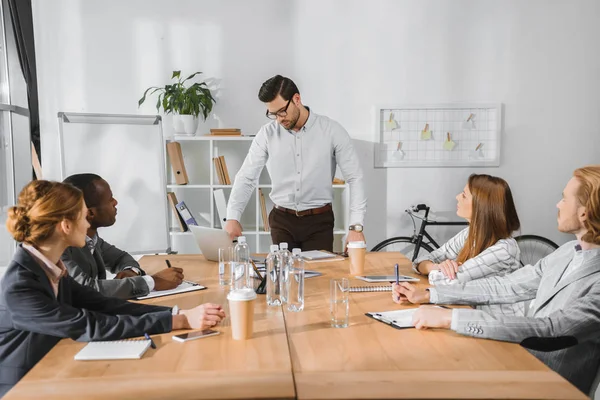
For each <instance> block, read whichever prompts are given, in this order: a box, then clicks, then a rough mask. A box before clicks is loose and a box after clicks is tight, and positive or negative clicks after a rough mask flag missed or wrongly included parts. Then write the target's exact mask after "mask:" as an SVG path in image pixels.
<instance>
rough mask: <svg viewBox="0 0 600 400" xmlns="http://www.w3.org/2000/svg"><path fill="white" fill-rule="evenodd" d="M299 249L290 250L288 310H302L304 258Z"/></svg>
mask: <svg viewBox="0 0 600 400" xmlns="http://www.w3.org/2000/svg"><path fill="white" fill-rule="evenodd" d="M301 251H302V250H300V249H294V250H292V261H291V263H290V266H289V275H288V278H289V279H288V284H287V295H288V297H287V308H288V310H289V311H294V312H297V311H302V310H304V259H303V258H302V257H300V252H301Z"/></svg>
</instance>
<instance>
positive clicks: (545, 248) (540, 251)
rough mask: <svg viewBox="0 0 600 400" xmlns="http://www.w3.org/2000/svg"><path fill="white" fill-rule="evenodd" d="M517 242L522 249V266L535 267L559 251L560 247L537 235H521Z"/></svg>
mask: <svg viewBox="0 0 600 400" xmlns="http://www.w3.org/2000/svg"><path fill="white" fill-rule="evenodd" d="M515 240H516V241H517V244H518V245H519V249H521V265H528V264H530V265H534V264H535V263H536V262H538V261H539V260H541V259H542V258H544V257H546V256H547V255H549V254H550V253H552V252H553V251H554V250H556V249H558V245H557V244H556V243H554V242H553V241H552V240H550V239H546V238H545V237H541V236H537V235H521V236H517V237H516V238H515Z"/></svg>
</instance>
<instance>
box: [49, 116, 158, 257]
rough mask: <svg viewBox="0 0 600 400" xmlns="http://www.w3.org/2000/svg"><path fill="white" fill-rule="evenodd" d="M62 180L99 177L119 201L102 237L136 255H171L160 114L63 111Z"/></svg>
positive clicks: (61, 136) (102, 231) (61, 138)
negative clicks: (90, 175) (77, 176)
mask: <svg viewBox="0 0 600 400" xmlns="http://www.w3.org/2000/svg"><path fill="white" fill-rule="evenodd" d="M58 124H59V148H60V160H61V171H60V172H61V179H65V178H66V177H67V176H70V175H73V174H79V173H94V174H97V175H100V176H101V177H102V178H104V179H105V180H106V181H107V182H108V184H109V185H110V187H111V189H112V192H113V195H114V198H115V199H116V200H117V201H118V205H117V210H118V213H117V221H116V223H115V224H114V225H113V226H112V227H107V228H100V229H99V230H98V234H99V236H101V237H102V238H103V239H105V240H106V241H107V242H109V243H111V244H113V245H115V246H117V247H118V248H120V249H122V250H125V251H127V252H129V253H131V254H145V253H164V252H170V242H169V240H170V239H169V225H168V204H167V196H166V178H165V162H166V159H165V151H164V141H163V135H162V125H161V118H160V116H156V115H152V116H145V115H109V114H81V113H68V112H59V113H58Z"/></svg>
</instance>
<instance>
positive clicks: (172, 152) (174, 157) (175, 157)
mask: <svg viewBox="0 0 600 400" xmlns="http://www.w3.org/2000/svg"><path fill="white" fill-rule="evenodd" d="M167 153H168V154H169V162H170V163H171V167H172V168H173V174H174V175H175V182H176V183H177V184H178V185H187V184H188V183H189V180H188V176H187V171H186V170H185V164H184V162H183V154H182V153H181V145H180V144H179V142H169V143H167Z"/></svg>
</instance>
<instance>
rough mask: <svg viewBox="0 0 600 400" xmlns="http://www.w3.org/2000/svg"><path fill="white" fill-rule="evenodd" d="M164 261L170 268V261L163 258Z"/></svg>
mask: <svg viewBox="0 0 600 400" xmlns="http://www.w3.org/2000/svg"><path fill="white" fill-rule="evenodd" d="M165 262H166V263H167V267H168V268H171V261H169V260H165Z"/></svg>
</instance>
